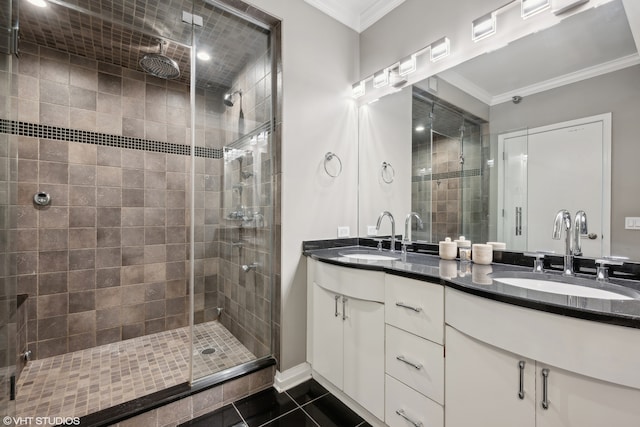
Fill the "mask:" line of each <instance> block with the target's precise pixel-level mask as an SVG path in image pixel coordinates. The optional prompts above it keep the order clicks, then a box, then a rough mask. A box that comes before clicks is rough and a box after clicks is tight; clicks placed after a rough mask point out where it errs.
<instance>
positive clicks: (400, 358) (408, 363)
mask: <svg viewBox="0 0 640 427" xmlns="http://www.w3.org/2000/svg"><path fill="white" fill-rule="evenodd" d="M396 359H398V360H399V361H401V362H403V363H406V364H407V365H410V366H413V367H414V368H416V369H417V370H420V369H422V365H421V364H419V363H413V362H410V361H408V360H407V359H406V358H405V357H404V356H402V355H401V356H396Z"/></svg>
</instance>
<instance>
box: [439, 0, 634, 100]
mask: <svg viewBox="0 0 640 427" xmlns="http://www.w3.org/2000/svg"><path fill="white" fill-rule="evenodd" d="M638 63H640V57H638V50H637V48H636V44H635V41H634V37H633V33H632V30H631V27H630V25H629V22H628V20H627V16H626V14H625V9H624V7H623V5H622V3H621V2H620V1H613V2H610V3H607V4H604V5H601V6H599V7H597V8H592V9H589V10H586V11H584V12H582V13H579V14H576V15H573V16H571V17H569V18H566V19H565V20H563V21H562V22H561V23H560V24H558V25H556V26H554V27H551V28H548V29H546V30H544V31H540V32H538V33H534V34H530V35H528V36H527V37H523V38H521V39H519V40H516V41H514V42H512V43H510V44H509V45H508V46H506V47H504V48H502V49H499V50H496V51H493V52H490V53H487V54H484V55H480V56H478V57H476V58H474V59H471V60H469V61H466V62H464V63H462V64H460V65H458V66H456V67H454V68H453V69H451V70H447V71H445V72H443V73H440V74H439V77H440V78H442V79H444V80H446V81H448V82H449V83H451V84H453V85H455V86H457V87H459V88H460V89H462V90H464V91H466V92H467V93H470V94H472V95H473V96H474V97H476V98H478V99H480V100H481V101H483V102H485V103H486V104H488V105H495V104H498V103H501V102H505V101H509V100H511V98H512V97H513V96H516V95H517V96H526V95H530V94H533V93H537V92H541V91H543V90H548V89H552V88H554V87H559V86H561V85H564V84H568V83H572V82H574V81H579V80H583V79H585V78H589V77H595V76H597V75H600V74H602V73H604V72H611V71H614V70H615V69H620V68H624V67H627V66H630V65H634V64H638ZM498 70H499V72H497V71H498Z"/></svg>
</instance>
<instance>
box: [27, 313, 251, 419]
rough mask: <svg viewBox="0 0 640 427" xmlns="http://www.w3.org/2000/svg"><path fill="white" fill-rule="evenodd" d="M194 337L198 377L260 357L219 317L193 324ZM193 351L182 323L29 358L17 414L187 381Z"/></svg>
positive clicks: (89, 404) (113, 399)
mask: <svg viewBox="0 0 640 427" xmlns="http://www.w3.org/2000/svg"><path fill="white" fill-rule="evenodd" d="M193 340H194V345H193V376H194V378H199V377H202V376H206V375H210V374H212V373H215V372H218V371H221V370H223V369H226V368H230V367H232V366H236V365H238V364H241V363H245V362H249V361H251V360H255V359H256V357H255V356H254V355H253V354H251V352H249V350H247V348H246V347H245V346H243V345H242V343H240V341H238V339H237V338H235V337H234V336H233V335H232V334H231V333H230V332H229V331H228V330H227V329H226V328H225V327H224V326H223V325H222V324H221V323H220V322H217V321H214V322H208V323H201V324H198V325H195V326H194V338H193ZM205 349H214V350H215V352H213V353H212V354H202V350H205ZM189 352H190V345H189V328H180V329H174V330H171V331H165V332H160V333H157V334H153V335H147V336H143V337H138V338H133V339H130V340H126V341H121V342H118V343H113V344H107V345H103V346H100V347H94V348H90V349H86V350H81V351H76V352H73V353H67V354H63V355H60V356H54V357H49V358H46V359H41V360H34V361H31V362H29V363H28V364H27V366H26V367H25V369H24V370H23V372H22V374H21V376H20V380H19V381H18V385H17V389H18V396H17V402H16V412H17V415H18V416H21V417H47V416H48V417H81V416H84V415H87V414H90V413H93V412H96V411H99V410H102V409H106V408H109V407H112V406H114V405H118V404H120V403H124V402H127V401H130V400H133V399H136V398H138V397H142V396H145V395H147V394H150V393H153V392H156V391H160V390H163V389H165V388H168V387H171V386H174V385H177V384H181V383H184V382H186V381H188V372H189Z"/></svg>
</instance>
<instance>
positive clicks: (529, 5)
mask: <svg viewBox="0 0 640 427" xmlns="http://www.w3.org/2000/svg"><path fill="white" fill-rule="evenodd" d="M549 7H551V1H550V0H522V9H521V10H522V19H527V18H529V17H531V16H533V15H535V14H536V13H539V12H542V11H543V10H545V9H548V8H549Z"/></svg>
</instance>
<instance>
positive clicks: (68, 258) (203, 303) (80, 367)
mask: <svg viewBox="0 0 640 427" xmlns="http://www.w3.org/2000/svg"><path fill="white" fill-rule="evenodd" d="M233 4H234V5H235V6H238V2H233ZM9 6H11V5H9ZM14 6H16V8H17V9H16V11H19V22H20V56H19V57H16V56H11V55H8V54H3V55H2V57H1V61H2V62H1V66H2V68H1V69H0V77H1V78H2V80H1V82H2V84H0V95H1V96H2V107H3V108H2V114H3V115H2V117H1V118H2V133H0V143H1V144H2V150H1V151H0V153H2V154H1V155H0V176H1V177H2V180H0V221H1V222H2V225H3V228H2V231H0V233H2V236H3V238H2V239H0V243H1V244H2V245H3V246H2V247H1V248H0V253H1V254H2V257H1V258H0V261H2V262H1V263H0V269H2V272H3V281H4V283H3V288H2V295H0V304H2V308H3V310H2V312H3V317H2V319H1V320H2V324H0V334H2V335H1V338H0V344H2V347H1V348H0V359H1V360H2V366H0V369H2V385H3V392H2V399H3V400H0V402H1V404H2V405H3V406H2V407H1V408H0V409H3V411H2V413H7V414H10V413H11V410H10V408H9V405H11V404H13V403H11V402H13V401H9V400H8V399H6V398H7V397H13V396H10V395H11V393H10V392H11V390H9V389H10V388H11V385H12V384H13V379H12V377H13V378H15V380H16V382H17V395H16V397H17V408H16V411H15V413H16V414H17V415H18V416H83V415H86V414H89V413H94V412H96V411H99V410H103V409H105V408H109V407H111V406H114V405H117V404H119V403H123V402H126V401H129V400H131V399H135V398H138V397H140V396H144V395H148V394H150V393H154V392H157V391H160V390H163V389H166V388H169V387H171V386H174V385H176V384H181V383H185V382H188V383H192V384H193V383H197V382H198V381H199V380H200V379H202V378H208V379H210V378H211V375H212V374H216V373H224V374H225V375H226V376H227V378H228V376H229V375H232V374H233V369H234V367H237V366H239V365H242V364H244V363H248V362H251V361H259V360H261V359H263V358H267V357H269V356H270V355H271V354H272V347H271V333H272V320H271V303H272V294H273V292H274V289H273V274H274V271H273V247H274V228H273V227H272V225H273V217H274V215H273V211H274V197H273V173H272V162H273V160H274V152H273V145H274V144H273V141H272V137H273V136H272V135H273V132H272V129H271V123H272V122H273V121H272V105H273V104H274V98H275V95H274V94H273V90H272V87H273V78H272V76H273V72H272V70H273V61H272V56H273V55H272V51H273V49H272V46H273V41H272V40H273V37H274V36H273V34H272V31H271V27H270V26H269V25H267V24H265V23H263V22H262V21H260V20H258V19H256V18H253V17H249V16H247V15H245V14H244V13H240V12H239V11H238V10H236V9H234V8H232V7H230V6H229V5H227V4H226V3H225V2H218V1H213V0H193V1H192V2H181V3H180V4H176V2H171V3H169V2H159V3H158V4H156V5H150V4H149V3H148V2H143V1H139V0H114V1H103V2H91V5H90V6H87V3H86V2H84V1H81V0H56V1H55V2H48V3H47V6H46V7H44V8H38V7H36V6H35V5H33V4H31V3H30V2H28V1H27V0H21V2H20V4H19V5H18V4H17V2H16V3H15V4H14ZM2 7H3V8H6V7H7V6H6V5H3V6H2ZM244 10H246V9H244ZM7 13H8V14H9V15H11V10H8V11H7V10H4V9H3V11H2V17H3V25H5V24H4V20H5V18H4V17H5V16H6V15H7ZM16 22H17V21H16ZM12 143H13V145H12ZM11 147H13V149H11ZM37 194H42V195H43V200H44V195H47V196H48V197H49V202H48V203H46V202H45V203H43V204H42V205H40V204H38V203H37V202H38V201H39V199H38V200H36V199H37V198H36V199H34V195H37ZM8 213H11V214H12V215H8ZM12 218H13V219H14V220H15V221H14V222H11V221H10V219H12ZM9 237H12V238H13V240H12V239H9ZM10 244H12V245H13V246H10ZM9 259H14V260H15V262H13V263H11V262H9V261H8V260H9ZM10 266H15V267H14V268H15V271H11V270H9V269H8V268H9V267H10ZM3 267H7V268H3ZM17 294H19V295H22V296H23V297H22V298H24V299H26V301H25V303H24V304H22V305H20V307H22V308H23V310H22V311H20V310H19V309H18V310H16V309H15V307H17V306H18V303H17V302H16V299H20V298H16V295H17ZM5 308H6V310H5ZM4 313H7V314H8V315H7V316H4ZM20 315H23V316H24V322H22V323H24V325H23V324H22V323H20ZM12 346H13V347H12ZM16 347H17V348H16ZM18 356H21V357H20V358H18ZM27 358H29V359H30V361H29V362H26V363H25V361H26V360H27ZM16 360H17V361H18V362H16ZM59 367H62V369H59ZM125 367H126V368H125ZM5 373H6V374H5ZM60 389H64V390H65V393H64V394H63V395H57V394H56V393H52V390H60ZM5 392H6V393H5ZM4 409H6V411H5V410H4Z"/></svg>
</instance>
